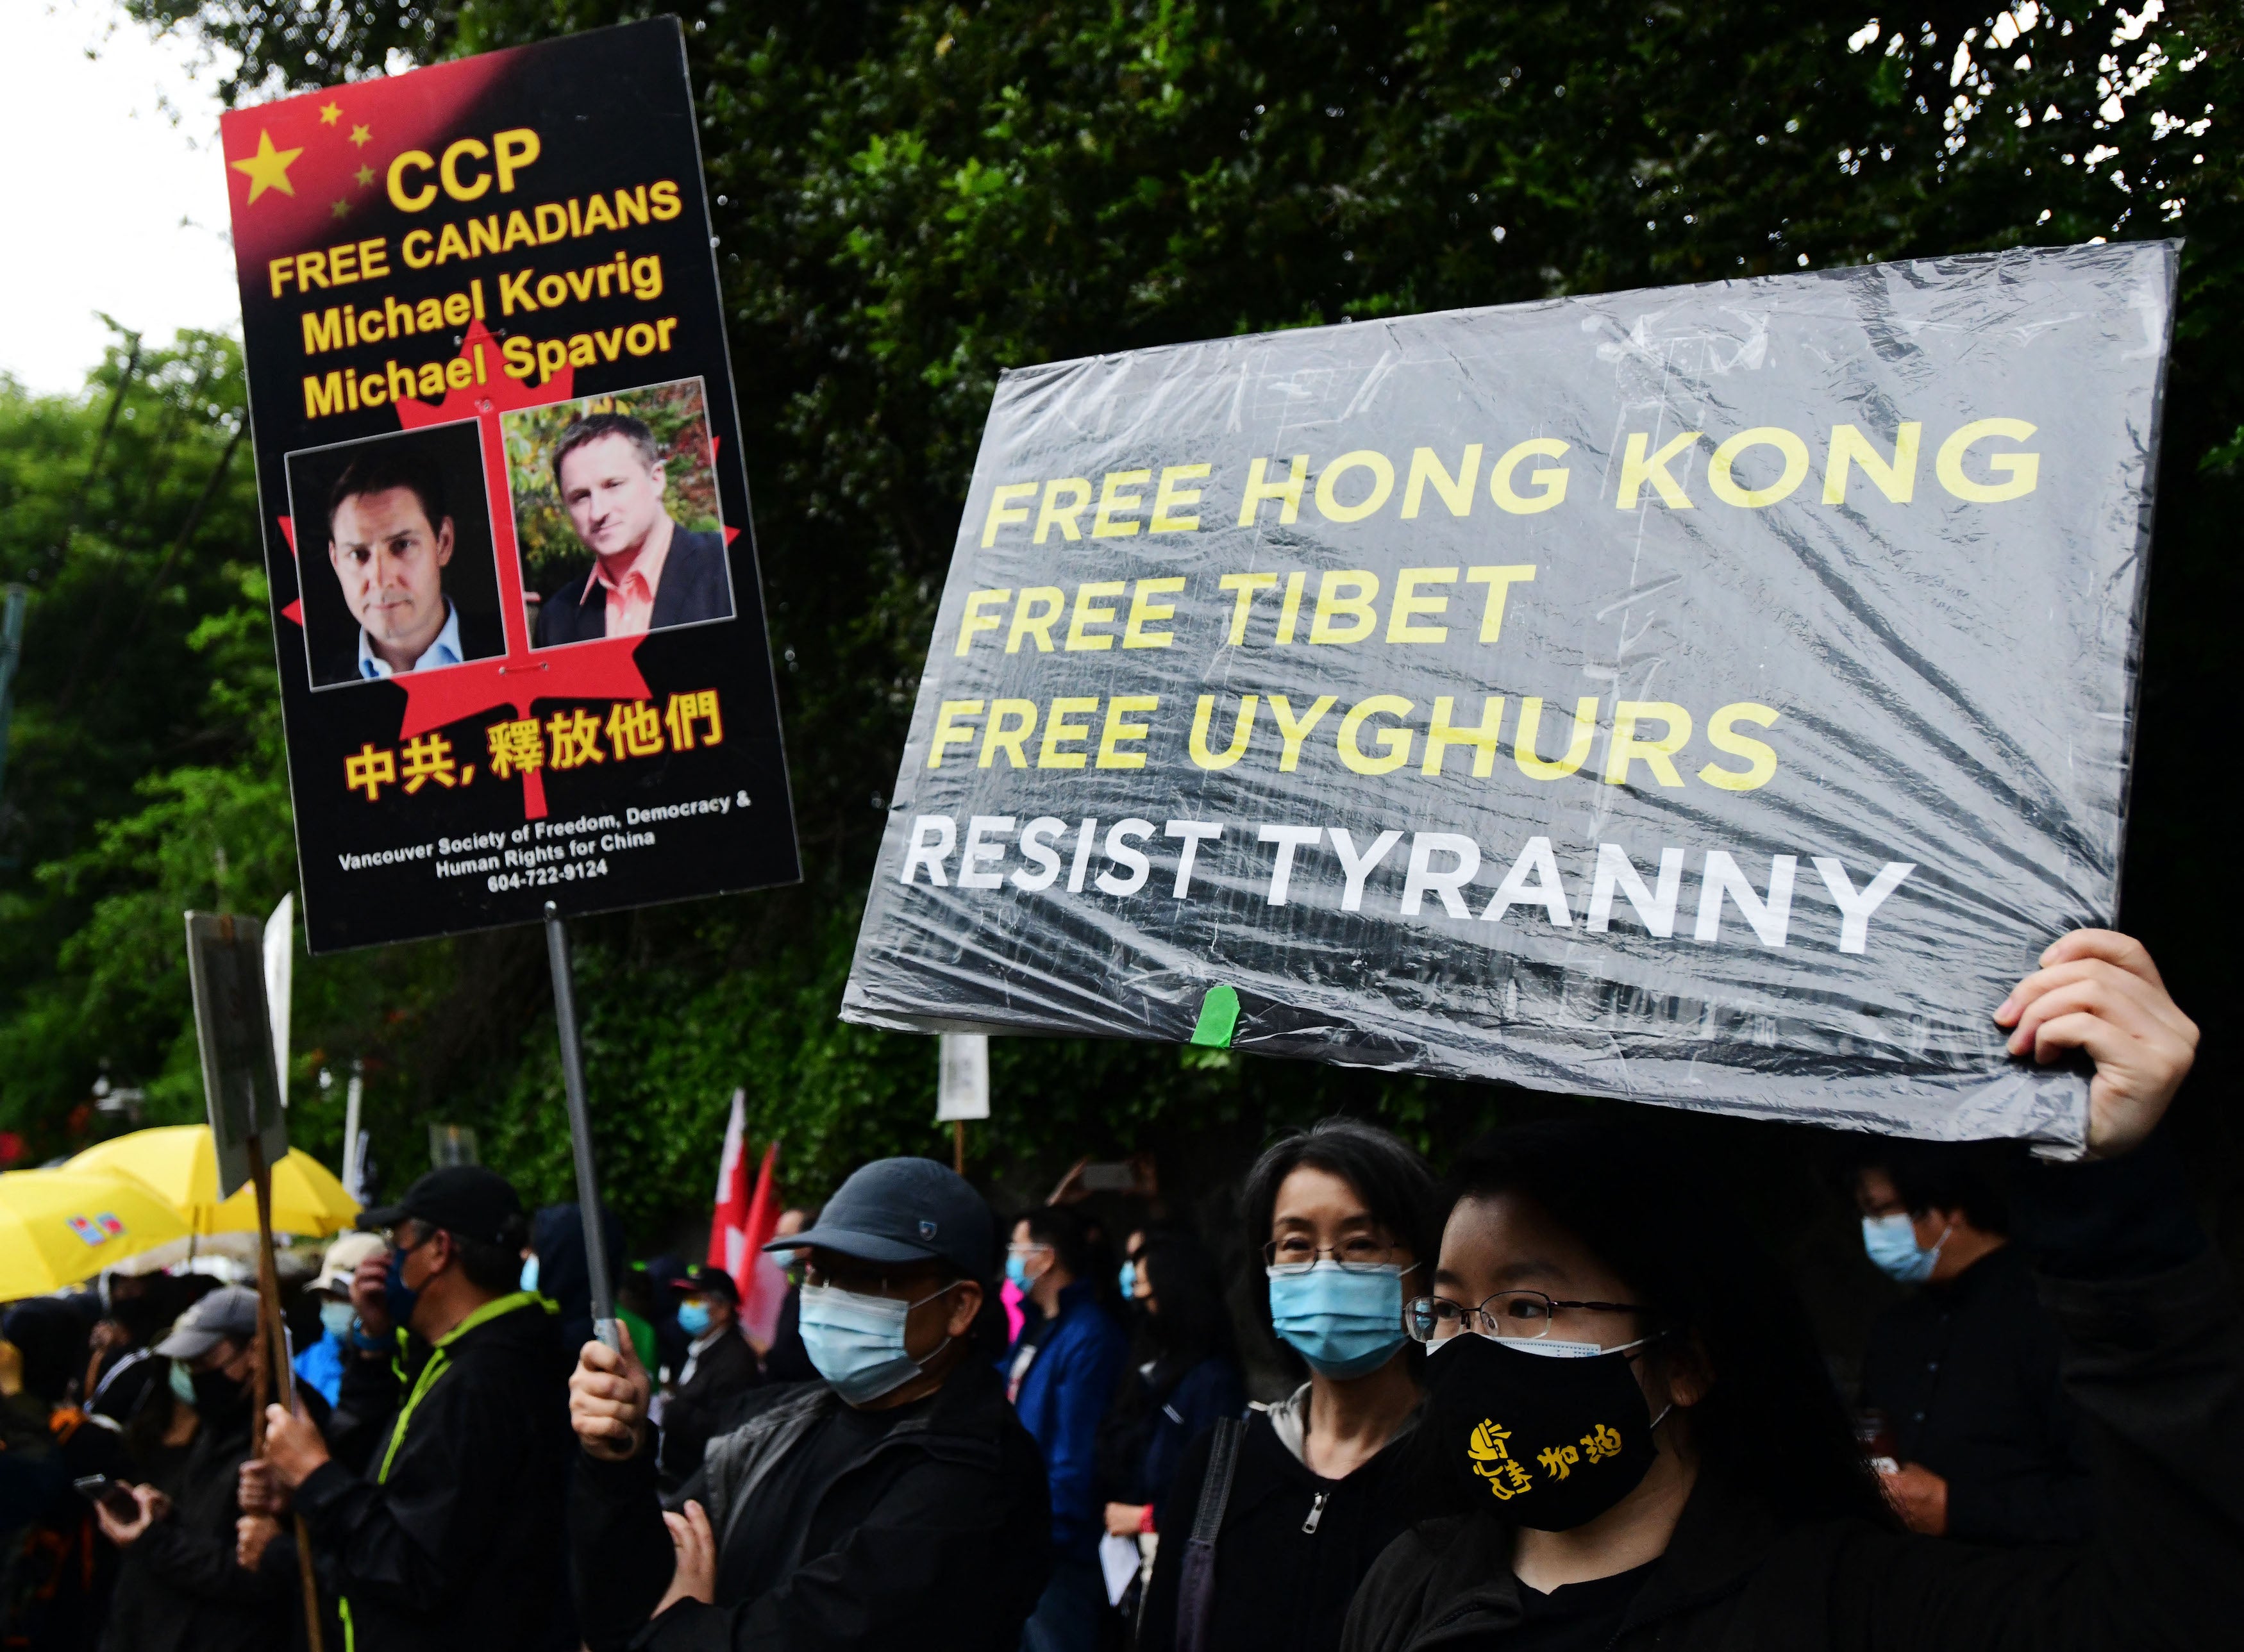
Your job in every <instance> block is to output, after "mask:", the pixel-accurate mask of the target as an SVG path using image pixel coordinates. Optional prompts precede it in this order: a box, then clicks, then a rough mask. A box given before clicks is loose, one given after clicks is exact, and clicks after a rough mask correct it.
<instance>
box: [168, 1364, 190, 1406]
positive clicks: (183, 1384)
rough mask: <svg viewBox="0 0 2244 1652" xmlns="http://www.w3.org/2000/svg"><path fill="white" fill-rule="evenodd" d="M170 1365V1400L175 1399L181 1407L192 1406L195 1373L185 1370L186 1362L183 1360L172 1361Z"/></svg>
mask: <svg viewBox="0 0 2244 1652" xmlns="http://www.w3.org/2000/svg"><path fill="white" fill-rule="evenodd" d="M171 1365H172V1370H171V1378H170V1380H171V1386H172V1398H174V1399H177V1400H178V1401H179V1403H180V1404H181V1405H183V1406H192V1405H193V1404H194V1403H195V1373H194V1372H192V1371H189V1370H188V1369H187V1366H186V1361H185V1360H181V1359H174V1360H172V1362H171Z"/></svg>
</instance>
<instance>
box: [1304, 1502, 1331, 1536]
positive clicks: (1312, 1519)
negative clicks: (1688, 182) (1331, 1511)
mask: <svg viewBox="0 0 2244 1652" xmlns="http://www.w3.org/2000/svg"><path fill="white" fill-rule="evenodd" d="M1331 1495H1332V1494H1331V1493H1330V1492H1319V1493H1318V1494H1317V1500H1316V1501H1315V1502H1314V1503H1311V1504H1310V1505H1309V1517H1308V1519H1307V1520H1305V1521H1302V1522H1301V1530H1302V1531H1303V1532H1305V1533H1308V1534H1310V1535H1312V1536H1314V1535H1315V1533H1316V1529H1317V1522H1318V1521H1321V1520H1322V1519H1323V1518H1324V1517H1325V1499H1326V1498H1328V1497H1329V1496H1331Z"/></svg>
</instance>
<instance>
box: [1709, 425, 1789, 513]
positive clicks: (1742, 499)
mask: <svg viewBox="0 0 2244 1652" xmlns="http://www.w3.org/2000/svg"><path fill="white" fill-rule="evenodd" d="M1747 448H1775V449H1776V450H1777V451H1778V452H1779V453H1781V454H1782V455H1784V469H1783V471H1782V473H1781V475H1778V477H1777V479H1776V480H1775V481H1774V482H1770V483H1769V484H1768V486H1767V487H1766V488H1740V486H1738V480H1737V478H1736V477H1735V476H1734V475H1731V474H1730V467H1731V466H1733V465H1734V464H1735V463H1736V462H1737V461H1738V455H1740V454H1741V453H1743V452H1745V451H1746V449H1747ZM1807 479H1808V444H1807V443H1806V442H1802V441H1801V439H1800V438H1799V437H1798V436H1795V435H1793V434H1792V432H1791V431H1789V430H1786V429H1783V428H1780V427H1778V426H1776V425H1773V424H1764V425H1760V426H1756V427H1755V428H1753V429H1751V430H1740V431H1739V432H1738V434H1737V435H1734V436H1732V437H1731V438H1730V439H1729V440H1728V441H1727V442H1724V443H1722V445H1721V446H1720V447H1719V448H1715V449H1714V456H1713V458H1712V459H1709V460H1708V461H1707V486H1708V487H1709V488H1712V489H1713V490H1714V497H1715V498H1717V499H1719V500H1720V501H1721V502H1723V503H1724V504H1726V505H1736V506H1738V507H1739V508H1740V509H1746V510H1761V509H1767V507H1768V506H1770V505H1773V504H1775V503H1776V502H1778V501H1779V500H1781V499H1787V498H1789V497H1790V496H1791V495H1792V490H1793V489H1795V488H1797V487H1798V486H1799V485H1800V484H1801V482H1805V481H1806V480H1807Z"/></svg>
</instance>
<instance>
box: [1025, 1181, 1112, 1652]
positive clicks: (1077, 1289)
mask: <svg viewBox="0 0 2244 1652" xmlns="http://www.w3.org/2000/svg"><path fill="white" fill-rule="evenodd" d="M1111 1258H1112V1253H1111V1252H1110V1253H1109V1259H1108V1263H1107V1265H1108V1266H1109V1267H1111V1266H1112V1259H1111ZM1098 1271H1099V1258H1098V1254H1097V1251H1096V1249H1095V1248H1094V1245H1093V1244H1092V1240H1091V1238H1090V1237H1089V1236H1088V1235H1087V1234H1086V1233H1085V1229H1084V1224H1083V1222H1082V1219H1081V1218H1080V1217H1078V1216H1077V1214H1076V1213H1075V1212H1074V1211H1073V1210H1066V1209H1062V1208H1055V1207H1053V1206H1051V1205H1042V1206H1039V1207H1038V1208H1037V1209H1035V1210H1031V1211H1030V1212H1029V1213H1028V1214H1027V1215H1025V1216H1024V1217H1020V1219H1019V1220H1017V1222H1015V1223H1014V1224H1013V1234H1012V1241H1011V1243H1010V1244H1008V1245H1007V1246H1006V1247H1005V1276H1006V1278H1009V1279H1010V1280H1011V1281H1012V1282H1013V1284H1014V1285H1016V1286H1017V1288H1018V1289H1019V1291H1021V1294H1022V1298H1023V1300H1024V1303H1025V1304H1026V1305H1027V1306H1028V1307H1029V1308H1030V1309H1031V1310H1032V1311H1031V1312H1030V1314H1029V1315H1028V1319H1027V1323H1026V1324H1025V1325H1024V1327H1023V1329H1022V1332H1021V1334H1020V1336H1019V1337H1018V1338H1017V1339H1016V1340H1015V1342H1014V1344H1013V1345H1012V1347H1011V1348H1010V1350H1009V1351H1008V1352H1007V1353H1006V1356H1005V1360H1004V1371H1005V1392H1007V1394H1009V1395H1010V1397H1011V1399H1012V1401H1013V1407H1014V1409H1015V1410H1017V1411H1018V1412H1019V1413H1020V1414H1021V1421H1022V1423H1023V1425H1024V1426H1026V1427H1027V1429H1028V1431H1029V1434H1030V1437H1031V1439H1033V1440H1035V1441H1036V1442H1037V1448H1038V1450H1039V1451H1040V1452H1042V1453H1044V1476H1045V1481H1046V1484H1047V1485H1048V1486H1049V1487H1051V1515H1052V1529H1051V1547H1052V1576H1051V1582H1050V1583H1048V1584H1047V1585H1046V1586H1045V1588H1044V1598H1043V1599H1042V1600H1041V1601H1038V1602H1037V1609H1036V1612H1035V1614H1034V1615H1032V1616H1031V1618H1030V1619H1029V1622H1028V1627H1027V1628H1026V1629H1025V1630H1024V1631H1023V1634H1022V1637H1021V1646H1022V1652H1092V1649H1093V1648H1094V1647H1095V1646H1096V1645H1097V1643H1098V1622H1099V1617H1100V1615H1101V1614H1102V1613H1103V1612H1104V1611H1105V1606H1106V1588H1105V1583H1104V1581H1102V1580H1101V1578H1100V1576H1099V1571H1098V1539H1099V1534H1100V1533H1101V1531H1102V1530H1103V1521H1102V1519H1101V1516H1102V1514H1104V1512H1105V1500H1104V1499H1102V1498H1101V1497H1100V1496H1099V1494H1098V1425H1099V1422H1100V1420H1101V1419H1103V1418H1104V1417H1105V1415H1106V1410H1107V1407H1108V1406H1111V1405H1112V1403H1113V1400H1114V1390H1115V1386H1116V1385H1117V1384H1118V1383H1119V1381H1120V1380H1121V1376H1122V1372H1123V1369H1124V1368H1125V1366H1126V1365H1128V1363H1129V1353H1130V1345H1129V1339H1128V1338H1127V1336H1126V1335H1125V1332H1123V1330H1122V1327H1121V1326H1120V1325H1118V1324H1116V1323H1115V1320H1114V1316H1113V1315H1112V1314H1111V1313H1109V1312H1107V1311H1106V1308H1105V1304H1104V1303H1103V1302H1101V1301H1100V1299H1099V1298H1100V1296H1101V1294H1102V1292H1101V1291H1100V1289H1099V1285H1100V1281H1099V1279H1098Z"/></svg>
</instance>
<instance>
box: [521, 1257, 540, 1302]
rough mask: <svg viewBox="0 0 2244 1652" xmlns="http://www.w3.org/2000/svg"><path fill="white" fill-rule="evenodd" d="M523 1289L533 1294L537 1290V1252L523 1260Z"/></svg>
mask: <svg viewBox="0 0 2244 1652" xmlns="http://www.w3.org/2000/svg"><path fill="white" fill-rule="evenodd" d="M522 1288H523V1289H524V1290H525V1291H532V1292H534V1291H537V1251H531V1253H530V1254H529V1255H528V1256H526V1257H524V1258H522Z"/></svg>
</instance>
